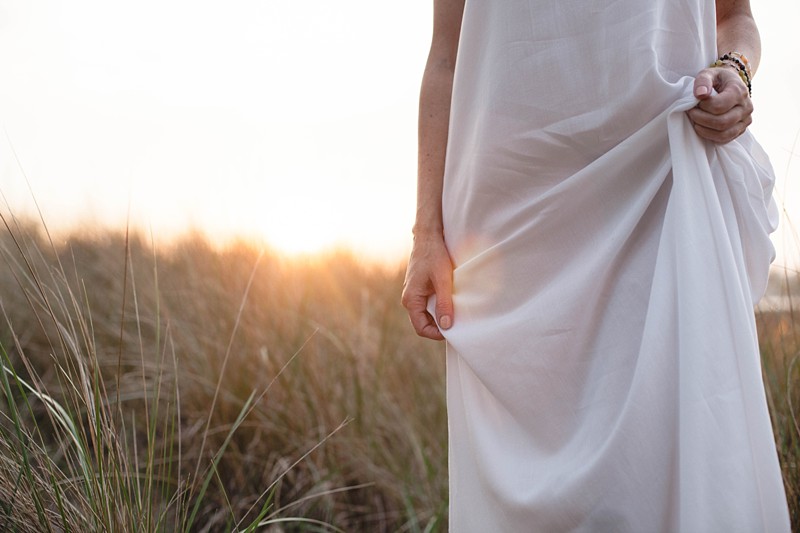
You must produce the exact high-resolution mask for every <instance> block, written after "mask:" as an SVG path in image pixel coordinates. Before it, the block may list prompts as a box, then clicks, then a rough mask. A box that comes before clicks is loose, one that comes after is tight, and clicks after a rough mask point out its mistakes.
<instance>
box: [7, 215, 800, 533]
mask: <svg viewBox="0 0 800 533" xmlns="http://www.w3.org/2000/svg"><path fill="white" fill-rule="evenodd" d="M11 224H12V225H11V226H9V227H8V228H7V231H5V233H4V234H3V237H2V238H0V254H2V260H0V284H1V285H0V286H1V287H2V293H0V304H2V312H3V314H4V320H3V321H2V324H0V346H1V347H2V350H1V354H2V358H3V359H2V363H3V367H4V368H5V372H0V374H2V379H0V386H1V388H2V393H0V402H3V403H4V405H3V407H2V413H3V414H2V415H0V530H18V531H48V530H49V531H81V532H82V531H114V532H117V531H120V532H126V531H130V532H133V531H136V532H139V531H229V530H239V531H245V530H251V531H252V530H256V529H259V530H267V531H330V530H337V529H338V530H344V531H442V530H445V529H446V508H447V492H446V490H447V472H446V463H447V460H446V418H445V407H444V379H443V371H444V368H443V359H442V357H441V350H442V347H441V345H438V344H434V343H427V342H425V341H422V340H420V339H417V338H416V337H415V336H414V335H413V333H412V332H411V330H410V327H409V326H408V324H407V320H406V318H405V315H404V313H403V310H402V309H401V308H400V306H399V305H398V299H399V291H400V285H401V281H402V275H401V272H400V270H399V269H398V270H397V271H394V272H389V271H386V270H385V269H380V268H377V267H373V266H367V265H362V264H360V263H359V262H358V261H357V260H356V259H354V258H353V257H351V256H348V255H346V254H333V255H329V256H326V257H322V258H318V259H316V260H314V261H311V260H309V261H300V260H294V261H290V260H286V259H282V258H280V257H278V256H276V255H273V254H269V253H266V254H263V253H261V252H260V251H259V250H256V249H254V248H253V247H251V246H250V245H248V244H245V243H241V244H237V245H232V246H230V247H228V248H226V249H223V250H217V249H214V248H212V247H211V246H210V245H209V244H208V243H207V242H206V241H205V240H203V239H202V238H201V237H196V236H195V237H191V236H190V237H187V238H185V239H184V240H182V241H180V242H177V243H174V244H172V245H170V246H169V247H165V248H160V249H158V250H154V249H153V248H152V247H151V246H150V245H148V244H147V243H146V241H145V240H143V239H142V238H140V237H138V236H137V237H131V238H130V239H128V238H126V236H125V235H119V234H114V233H109V232H100V233H98V234H97V235H93V236H87V235H82V236H81V235H75V236H73V237H71V238H70V239H69V240H68V241H67V242H64V243H59V244H58V245H54V244H52V242H51V241H50V240H49V239H48V238H47V237H46V236H45V235H43V234H42V232H41V230H40V229H38V228H37V227H33V226H30V225H29V226H21V225H18V224H17V223H16V222H12V223H11ZM759 320H760V323H761V329H762V334H763V342H762V345H763V347H764V352H763V354H764V364H765V377H766V382H767V384H768V389H769V394H770V403H771V407H772V411H773V418H774V421H775V428H776V433H777V436H776V438H777V440H778V447H779V450H780V453H781V460H782V462H783V465H784V476H785V480H786V484H787V489H788V491H789V494H790V498H791V499H792V501H793V508H792V512H793V520H794V523H795V526H796V527H797V525H798V523H800V507H799V506H798V503H797V502H798V498H799V497H800V470H799V469H798V464H797V461H798V458H800V445H799V444H798V442H800V431H798V427H797V424H796V421H797V417H796V416H794V413H793V412H792V406H794V408H795V409H796V408H797V407H798V406H800V403H798V401H800V396H798V391H797V388H796V387H795V386H794V382H796V379H797V375H798V372H800V370H798V367H799V366H800V363H798V359H797V355H796V354H797V350H798V341H797V339H798V333H799V332H798V323H799V322H798V321H797V320H796V319H795V317H794V315H792V314H788V313H766V312H765V313H762V314H760V316H759ZM790 398H791V399H793V402H794V403H790V401H789V400H790Z"/></svg>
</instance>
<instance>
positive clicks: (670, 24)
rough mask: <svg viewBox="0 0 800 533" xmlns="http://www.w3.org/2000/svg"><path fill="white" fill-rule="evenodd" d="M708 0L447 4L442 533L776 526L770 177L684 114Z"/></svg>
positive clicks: (705, 34) (783, 527)
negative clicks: (757, 305)
mask: <svg viewBox="0 0 800 533" xmlns="http://www.w3.org/2000/svg"><path fill="white" fill-rule="evenodd" d="M715 40H716V35H715V12H714V2H713V0H647V1H646V2H644V1H642V0H614V1H610V0H560V1H558V2H552V1H549V0H548V1H544V0H503V1H497V0H466V5H465V11H464V18H463V23H462V30H461V41H460V44H459V51H458V60H457V66H456V74H455V81H454V88H453V99H452V106H451V122H450V134H449V140H448V149H447V162H446V170H445V184H444V197H443V209H444V223H445V238H446V241H447V245H448V248H449V250H450V252H451V255H452V258H453V261H454V264H455V267H456V268H455V272H454V285H455V291H454V305H455V324H454V326H453V327H452V328H451V329H449V330H447V331H446V332H445V335H446V337H447V344H448V354H447V365H448V368H447V380H448V381H447V385H448V393H447V394H448V398H447V401H448V413H449V431H450V499H451V500H450V527H451V530H452V531H453V532H456V533H461V532H466V531H475V532H488V531H491V532H539V531H541V532H559V531H586V532H600V531H613V532H625V531H630V532H637V533H642V532H650V531H682V532H687V533H699V532H722V531H725V532H738V531H741V532H747V533H753V532H769V533H775V532H783V531H789V519H788V512H787V507H786V499H785V494H784V490H783V485H782V480H781V473H780V468H779V465H778V459H777V454H776V450H775V444H774V441H773V435H772V429H771V426H770V420H769V415H768V412H767V405H766V400H765V394H764V389H763V384H762V381H761V369H760V362H759V355H758V345H757V337H756V330H755V323H754V317H753V304H754V302H755V301H757V300H758V298H759V297H760V296H761V294H762V292H763V291H764V288H765V285H766V279H767V269H768V266H769V262H770V261H771V259H772V256H773V248H772V245H771V244H770V241H769V238H768V236H769V233H770V232H771V231H773V230H774V228H775V224H776V221H777V210H776V208H775V205H774V203H773V202H772V199H771V198H772V197H771V193H772V186H773V174H772V170H771V167H770V164H769V162H768V160H767V158H766V156H765V154H764V153H763V151H762V150H761V148H760V147H759V146H758V144H757V143H756V142H755V141H754V139H753V138H752V137H751V136H750V134H749V133H747V134H745V135H743V136H742V137H740V138H739V139H737V140H736V141H734V142H731V143H728V144H726V145H721V146H720V145H714V144H712V143H709V142H706V141H703V140H701V139H700V138H699V137H698V136H697V135H696V134H695V133H694V131H693V129H692V127H691V125H690V123H689V121H688V119H687V117H686V114H685V111H686V110H687V109H690V108H692V107H693V106H694V105H695V104H696V103H697V102H696V100H695V99H694V98H693V97H692V84H693V81H694V78H693V76H694V75H695V74H696V73H697V72H699V71H700V70H701V69H702V68H703V67H704V66H705V65H708V64H709V63H710V62H711V61H713V59H714V58H715V57H716V55H717V52H716V45H715Z"/></svg>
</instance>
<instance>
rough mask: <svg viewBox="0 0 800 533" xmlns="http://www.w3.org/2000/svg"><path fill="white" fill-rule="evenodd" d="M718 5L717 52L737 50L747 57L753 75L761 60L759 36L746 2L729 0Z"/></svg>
mask: <svg viewBox="0 0 800 533" xmlns="http://www.w3.org/2000/svg"><path fill="white" fill-rule="evenodd" d="M723 4H727V5H722V6H718V11H717V52H718V53H719V55H722V54H725V53H728V52H738V53H740V54H743V55H745V56H746V57H747V59H748V61H749V68H750V74H751V75H754V74H755V72H756V70H757V69H758V64H759V62H760V60H761V38H760V36H759V34H758V27H757V26H756V22H755V20H754V19H753V14H752V13H751V11H750V6H749V3H748V2H742V1H737V0H729V1H727V2H723Z"/></svg>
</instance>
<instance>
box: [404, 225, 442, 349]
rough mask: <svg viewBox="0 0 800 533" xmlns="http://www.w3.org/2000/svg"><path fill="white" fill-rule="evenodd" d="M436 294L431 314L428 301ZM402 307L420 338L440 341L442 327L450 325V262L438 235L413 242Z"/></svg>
mask: <svg viewBox="0 0 800 533" xmlns="http://www.w3.org/2000/svg"><path fill="white" fill-rule="evenodd" d="M433 295H435V296H436V306H435V309H434V311H433V312H434V313H435V315H436V320H434V318H433V316H432V315H431V314H430V313H429V312H428V300H429V298H430V297H431V296H433ZM402 303H403V306H404V307H405V308H406V310H407V311H408V317H409V319H410V320H411V325H412V326H414V331H416V332H417V334H418V335H420V336H421V337H425V338H428V339H434V340H442V339H443V338H444V336H443V335H442V330H446V329H449V328H450V327H452V325H453V265H452V263H451V261H450V256H449V254H448V252H447V248H446V247H445V245H444V242H443V241H442V240H441V238H439V239H436V240H424V239H422V240H420V241H419V242H417V241H415V248H414V250H413V251H412V253H411V259H410V260H409V264H408V270H407V271H406V280H405V283H404V287H403V296H402ZM437 323H438V325H437Z"/></svg>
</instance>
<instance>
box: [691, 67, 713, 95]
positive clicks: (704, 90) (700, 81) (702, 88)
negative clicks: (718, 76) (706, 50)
mask: <svg viewBox="0 0 800 533" xmlns="http://www.w3.org/2000/svg"><path fill="white" fill-rule="evenodd" d="M710 70H711V69H705V70H702V71H701V72H700V74H698V75H697V77H696V78H695V79H694V97H695V98H697V99H698V100H703V99H705V98H708V97H709V96H711V88H712V87H714V73H713V72H711V71H710Z"/></svg>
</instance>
